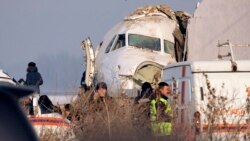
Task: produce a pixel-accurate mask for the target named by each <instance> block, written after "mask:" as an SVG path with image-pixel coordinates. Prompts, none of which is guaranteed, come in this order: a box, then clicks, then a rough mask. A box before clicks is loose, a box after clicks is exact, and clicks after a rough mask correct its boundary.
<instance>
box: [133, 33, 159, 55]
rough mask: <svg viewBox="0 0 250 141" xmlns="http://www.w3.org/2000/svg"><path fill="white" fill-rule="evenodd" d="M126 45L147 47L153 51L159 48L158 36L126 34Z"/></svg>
mask: <svg viewBox="0 0 250 141" xmlns="http://www.w3.org/2000/svg"><path fill="white" fill-rule="evenodd" d="M128 45H130V46H135V47H138V48H148V49H151V50H155V51H160V50H161V42H160V38H154V37H149V36H144V35H138V34H129V35H128Z"/></svg>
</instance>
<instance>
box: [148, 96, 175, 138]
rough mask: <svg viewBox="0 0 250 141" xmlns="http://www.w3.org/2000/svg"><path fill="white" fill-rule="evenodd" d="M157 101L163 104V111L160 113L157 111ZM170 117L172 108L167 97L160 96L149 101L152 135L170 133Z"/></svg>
mask: <svg viewBox="0 0 250 141" xmlns="http://www.w3.org/2000/svg"><path fill="white" fill-rule="evenodd" d="M159 103H161V104H163V106H164V109H163V112H161V113H158V112H160V111H159V107H158V104H159ZM160 117H161V119H160ZM170 118H172V109H171V106H170V104H169V102H168V101H167V99H164V98H162V97H160V98H158V99H152V100H151V101H150V120H151V128H152V132H153V134H154V135H156V136H165V135H170V134H171V133H172V123H171V119H170Z"/></svg>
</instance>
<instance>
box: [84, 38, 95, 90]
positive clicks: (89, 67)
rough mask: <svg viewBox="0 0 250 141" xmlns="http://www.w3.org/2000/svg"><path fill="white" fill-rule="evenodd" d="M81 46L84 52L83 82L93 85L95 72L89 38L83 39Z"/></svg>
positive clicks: (92, 50)
mask: <svg viewBox="0 0 250 141" xmlns="http://www.w3.org/2000/svg"><path fill="white" fill-rule="evenodd" d="M81 48H82V49H83V51H84V52H85V54H84V55H83V56H84V59H85V61H86V64H85V69H86V70H85V84H86V85H87V86H88V87H90V86H92V85H93V81H94V72H95V56H94V49H93V45H92V42H91V40H90V38H89V37H88V38H87V39H85V40H83V41H82V43H81Z"/></svg>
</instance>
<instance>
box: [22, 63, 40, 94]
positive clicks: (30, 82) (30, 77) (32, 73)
mask: <svg viewBox="0 0 250 141" xmlns="http://www.w3.org/2000/svg"><path fill="white" fill-rule="evenodd" d="M25 84H26V85H27V86H33V87H34V88H35V89H36V90H37V92H38V93H40V90H39V86H40V85H42V84H43V79H42V76H41V74H40V73H39V72H38V69H37V67H36V66H29V67H28V68H27V75H26V81H25Z"/></svg>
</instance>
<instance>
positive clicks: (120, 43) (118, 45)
mask: <svg viewBox="0 0 250 141" xmlns="http://www.w3.org/2000/svg"><path fill="white" fill-rule="evenodd" d="M123 46H125V34H121V35H119V36H118V39H117V41H116V42H115V45H114V48H113V49H112V51H113V50H116V49H119V48H121V47H123Z"/></svg>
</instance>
